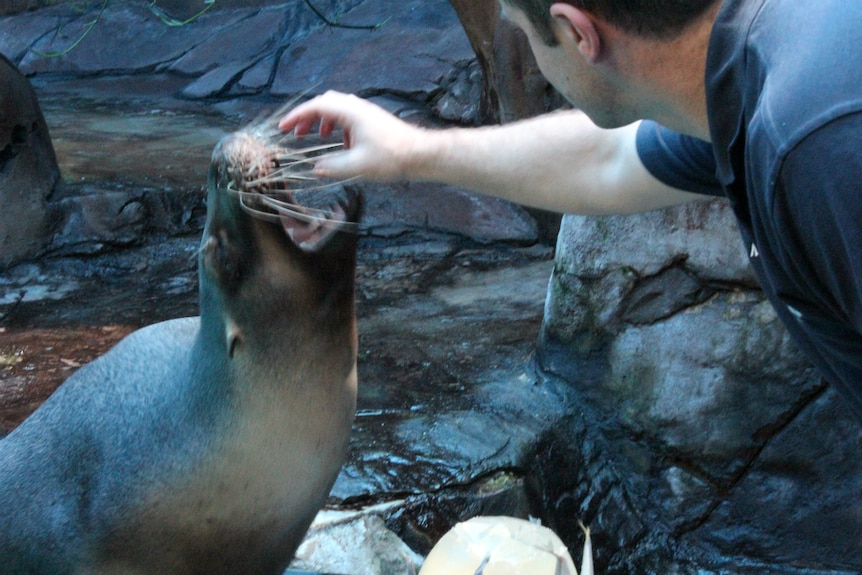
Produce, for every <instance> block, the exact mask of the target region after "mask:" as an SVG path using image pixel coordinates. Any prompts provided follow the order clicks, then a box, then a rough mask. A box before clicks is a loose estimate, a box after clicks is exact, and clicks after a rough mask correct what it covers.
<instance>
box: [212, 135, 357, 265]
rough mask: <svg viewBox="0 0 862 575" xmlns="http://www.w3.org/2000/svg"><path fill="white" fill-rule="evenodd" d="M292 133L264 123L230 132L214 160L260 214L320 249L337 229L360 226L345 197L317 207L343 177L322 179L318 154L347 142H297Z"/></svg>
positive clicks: (228, 186)
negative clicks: (271, 129) (300, 144)
mask: <svg viewBox="0 0 862 575" xmlns="http://www.w3.org/2000/svg"><path fill="white" fill-rule="evenodd" d="M264 127H265V126H264ZM291 138H292V137H291V136H287V135H285V134H282V133H280V132H277V131H276V132H275V133H272V132H266V133H264V130H261V129H260V127H258V128H257V129H256V130H255V129H247V130H243V131H240V132H236V133H233V134H231V135H229V136H226V137H225V138H224V139H223V140H222V141H221V142H220V143H219V145H218V146H216V149H215V151H214V152H213V164H214V165H218V166H219V169H218V177H217V182H216V185H217V186H218V187H219V188H223V189H225V190H226V191H227V192H228V193H230V194H232V195H234V196H236V197H237V198H238V199H239V203H240V205H241V206H242V208H243V209H244V210H245V211H246V212H248V213H250V214H251V215H252V216H254V217H255V218H258V219H261V220H264V221H269V222H273V223H279V224H281V226H282V228H283V230H284V232H285V233H286V234H287V235H288V237H289V238H290V239H291V241H292V242H293V243H294V244H295V245H297V246H298V247H299V248H301V249H302V250H304V251H315V250H316V249H317V248H318V247H319V246H321V245H323V244H324V243H326V240H327V239H328V238H329V237H330V236H331V235H332V234H333V233H335V232H338V231H350V230H352V229H353V228H355V226H356V224H355V223H354V222H350V221H347V216H346V210H345V208H346V206H344V205H343V203H342V202H343V200H336V201H330V202H329V203H328V204H325V207H315V206H319V205H321V201H324V202H326V201H327V198H329V199H330V200H331V198H332V195H333V194H332V192H333V190H335V189H336V188H338V187H339V185H340V184H341V183H343V182H325V181H321V180H320V178H318V177H317V176H315V175H314V174H313V172H312V168H313V165H314V160H315V158H317V157H318V156H320V155H322V154H325V153H327V152H329V151H332V150H336V149H338V148H340V147H341V146H342V144H341V143H319V144H315V145H310V146H306V147H303V148H291V147H289V146H287V145H286V143H290V142H286V140H288V139H291ZM299 194H301V195H302V196H303V201H301V202H300V201H297V195H299Z"/></svg>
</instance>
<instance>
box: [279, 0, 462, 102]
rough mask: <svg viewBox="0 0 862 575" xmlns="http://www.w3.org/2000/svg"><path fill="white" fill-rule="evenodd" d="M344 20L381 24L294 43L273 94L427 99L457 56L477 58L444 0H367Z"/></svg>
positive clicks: (329, 31)
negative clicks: (387, 0) (324, 92)
mask: <svg viewBox="0 0 862 575" xmlns="http://www.w3.org/2000/svg"><path fill="white" fill-rule="evenodd" d="M339 23H344V24H350V25H354V24H361V25H376V24H380V27H379V28H378V29H374V30H351V29H345V28H338V27H333V28H321V29H319V30H317V31H314V32H312V33H311V34H309V35H308V37H306V38H303V39H301V40H299V41H297V42H295V43H293V44H291V45H290V46H289V47H288V48H287V49H286V50H285V51H284V53H283V54H282V57H281V60H280V62H279V64H278V70H277V71H276V75H275V79H274V80H273V83H272V88H271V90H270V92H271V94H272V95H274V96H280V97H284V96H293V95H296V94H304V93H316V92H318V91H321V90H326V89H336V90H342V91H347V92H356V93H359V94H365V95H372V94H377V93H380V92H390V93H396V94H401V95H407V96H416V95H424V96H423V98H424V99H427V98H428V95H429V94H432V93H434V92H435V91H436V90H438V89H439V86H440V83H441V81H442V80H443V78H445V76H446V75H447V74H448V73H449V71H450V69H451V68H452V65H453V64H454V63H455V62H458V61H462V60H470V59H472V58H473V53H472V51H471V49H470V44H469V42H468V41H467V37H466V35H465V34H464V30H463V29H462V28H461V26H460V25H459V23H458V18H457V16H456V15H455V13H454V11H453V10H452V7H451V6H450V5H449V2H447V1H444V0H433V1H428V0H424V1H423V0H409V1H405V2H398V3H397V4H387V3H376V2H363V3H361V4H360V5H359V6H358V7H357V8H356V9H354V10H351V11H350V12H348V13H346V14H344V15H343V16H342V17H341V19H340V20H339Z"/></svg>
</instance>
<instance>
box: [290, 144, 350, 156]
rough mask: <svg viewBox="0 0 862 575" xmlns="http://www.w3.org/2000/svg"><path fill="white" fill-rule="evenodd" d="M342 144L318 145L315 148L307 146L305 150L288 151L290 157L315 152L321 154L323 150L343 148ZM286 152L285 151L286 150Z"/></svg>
mask: <svg viewBox="0 0 862 575" xmlns="http://www.w3.org/2000/svg"><path fill="white" fill-rule="evenodd" d="M343 147H344V142H332V143H329V144H318V145H317V146H309V147H307V148H296V149H290V148H289V149H288V150H289V154H290V155H291V156H301V155H303V154H313V153H315V152H323V151H325V150H334V149H336V148H343ZM286 151H287V150H286Z"/></svg>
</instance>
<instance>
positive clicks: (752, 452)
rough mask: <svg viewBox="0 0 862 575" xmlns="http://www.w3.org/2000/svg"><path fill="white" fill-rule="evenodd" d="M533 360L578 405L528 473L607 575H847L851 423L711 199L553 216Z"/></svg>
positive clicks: (854, 477) (859, 544)
mask: <svg viewBox="0 0 862 575" xmlns="http://www.w3.org/2000/svg"><path fill="white" fill-rule="evenodd" d="M538 362H539V364H540V366H541V367H542V369H543V370H544V371H545V372H546V373H547V374H549V375H550V376H552V377H557V378H563V379H565V380H567V381H568V382H569V383H570V385H571V386H572V388H573V389H574V390H575V392H576V393H577V395H578V396H579V399H580V402H581V404H582V406H583V411H581V412H579V413H576V414H573V416H572V418H571V419H570V421H569V423H568V424H567V425H564V426H561V427H560V428H559V429H558V430H557V431H556V432H555V433H554V434H553V435H552V436H551V437H549V438H548V440H547V445H546V447H545V448H544V449H545V451H553V450H554V449H557V450H558V451H559V447H560V446H561V445H566V444H571V443H573V442H575V441H576V444H577V445H580V446H581V447H580V449H579V451H578V453H579V456H576V457H574V459H572V460H571V461H569V463H568V464H564V463H562V461H560V462H558V465H559V466H560V471H561V473H558V474H556V475H554V474H550V475H549V477H547V478H545V481H546V484H547V485H548V488H547V489H548V491H547V492H546V493H545V495H544V497H545V501H546V504H547V505H548V506H549V507H550V508H551V509H550V511H549V513H550V514H551V515H555V516H557V517H558V518H559V517H566V516H569V517H579V518H580V519H581V520H583V521H585V522H587V523H588V524H590V525H591V526H592V527H593V530H594V533H596V541H597V545H596V547H597V548H598V549H604V551H603V553H605V554H606V555H605V557H604V559H603V561H606V562H607V563H608V565H609V568H610V570H611V572H628V570H627V566H628V567H632V566H634V570H635V571H636V572H650V568H649V567H648V566H649V565H651V564H653V565H662V566H663V567H662V570H665V569H668V568H669V565H670V566H673V568H674V569H678V570H679V571H680V572H686V573H689V572H691V573H695V572H697V573H701V572H704V571H702V570H703V569H711V570H714V571H706V572H716V573H718V572H720V573H749V572H750V573H755V572H756V573H772V572H775V573H791V572H793V573H795V572H799V573H821V572H822V573H843V572H854V573H855V572H858V571H859V569H860V568H862V500H860V498H859V494H860V493H862V459H860V457H859V453H860V448H862V431H860V428H859V425H858V423H857V422H856V421H855V419H853V417H852V416H851V415H850V413H849V411H848V410H847V408H846V407H845V406H844V405H843V403H842V400H841V398H840V397H839V396H837V394H836V393H835V392H833V390H832V389H831V388H830V387H829V386H828V384H826V383H824V382H823V381H822V380H821V378H820V376H819V375H818V374H817V372H816V371H815V370H814V369H813V368H812V367H811V366H810V365H809V364H808V362H807V361H806V360H805V358H804V357H803V356H801V355H800V353H799V351H798V350H797V348H796V346H795V344H794V343H793V342H792V341H791V340H790V338H789V335H788V334H787V332H786V331H785V329H784V328H783V326H782V324H781V322H780V321H779V320H778V318H777V316H776V315H775V312H774V311H773V309H772V307H771V305H770V304H769V302H768V301H766V300H765V299H764V296H763V294H762V293H761V292H760V290H759V289H758V288H757V287H756V280H755V278H754V276H753V272H752V270H751V269H750V268H749V266H748V264H747V259H746V254H745V252H744V250H743V247H742V243H741V241H739V239H738V237H737V232H736V226H735V222H734V220H733V216H732V214H731V213H730V210H729V208H728V207H727V205H726V203H725V202H724V201H723V200H712V201H702V202H698V203H694V204H690V205H686V206H681V207H677V208H672V209H668V210H662V211H654V212H650V213H646V214H642V215H637V216H629V217H600V218H596V217H575V216H566V217H565V218H564V219H563V224H562V231H561V233H560V236H559V241H558V245H557V254H556V261H555V269H554V273H553V276H552V279H551V282H550V287H549V291H548V298H547V302H546V308H545V317H544V322H543V326H542V333H541V336H540V341H539V353H538ZM574 438H577V439H576V440H575V439H574ZM555 446H556V448H555ZM567 457H571V455H569V456H567ZM565 459H566V458H563V460H565ZM565 469H571V470H572V471H571V474H566V473H564V472H563V470H565ZM561 501H563V502H568V503H567V505H568V508H566V509H565V510H563V509H560V508H559V507H560V502H561ZM839 526H840V527H839ZM562 531H563V532H566V531H568V529H567V528H563V529H562ZM603 533H604V534H605V535H604V537H606V538H607V539H603V535H602V534H603Z"/></svg>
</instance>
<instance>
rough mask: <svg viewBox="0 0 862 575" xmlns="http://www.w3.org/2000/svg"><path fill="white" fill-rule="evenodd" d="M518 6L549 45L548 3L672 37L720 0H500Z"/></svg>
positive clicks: (660, 36)
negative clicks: (568, 6)
mask: <svg viewBox="0 0 862 575" xmlns="http://www.w3.org/2000/svg"><path fill="white" fill-rule="evenodd" d="M502 1H503V3H504V4H507V5H509V6H512V7H513V8H516V9H518V10H521V11H522V12H523V13H524V14H525V15H526V16H527V18H528V19H529V21H530V24H532V25H533V27H534V28H535V29H536V33H537V34H538V35H539V36H541V38H542V40H543V41H545V42H546V43H547V44H548V45H549V46H554V45H556V43H557V39H556V37H555V36H554V32H553V28H552V26H551V14H550V8H551V5H552V4H556V3H563V4H569V5H571V6H574V7H575V8H578V9H580V10H583V11H584V12H588V13H590V14H592V15H594V16H596V17H598V18H601V19H602V20H604V21H605V22H607V23H608V24H612V25H614V26H616V27H617V28H619V29H620V30H622V31H624V32H627V33H630V34H635V35H638V36H645V37H652V38H655V39H666V38H672V37H674V36H675V35H676V34H677V33H679V32H680V31H682V30H683V29H684V28H685V27H686V26H687V25H688V24H691V23H692V22H694V21H696V20H697V19H698V18H700V16H702V15H703V14H704V13H706V11H707V9H708V8H709V7H710V6H712V5H714V4H715V3H716V2H718V1H720V0H502Z"/></svg>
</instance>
